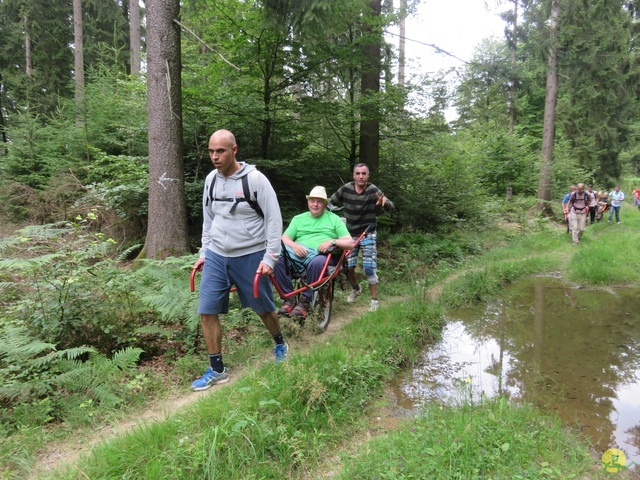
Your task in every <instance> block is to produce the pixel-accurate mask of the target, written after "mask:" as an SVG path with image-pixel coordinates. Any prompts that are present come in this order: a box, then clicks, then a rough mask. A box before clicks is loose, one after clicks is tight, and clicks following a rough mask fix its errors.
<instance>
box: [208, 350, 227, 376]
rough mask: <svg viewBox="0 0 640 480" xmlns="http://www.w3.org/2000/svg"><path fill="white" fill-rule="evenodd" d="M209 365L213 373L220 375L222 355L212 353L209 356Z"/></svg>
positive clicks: (222, 369)
mask: <svg viewBox="0 0 640 480" xmlns="http://www.w3.org/2000/svg"><path fill="white" fill-rule="evenodd" d="M209 364H211V368H212V369H213V371H214V372H218V373H222V372H223V371H224V364H223V363H222V354H221V353H214V354H213V355H211V354H209Z"/></svg>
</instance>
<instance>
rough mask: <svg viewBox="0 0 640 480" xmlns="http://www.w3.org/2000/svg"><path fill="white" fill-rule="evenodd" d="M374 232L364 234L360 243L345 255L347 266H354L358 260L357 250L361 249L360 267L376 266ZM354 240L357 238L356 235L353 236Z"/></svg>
mask: <svg viewBox="0 0 640 480" xmlns="http://www.w3.org/2000/svg"><path fill="white" fill-rule="evenodd" d="M376 237H377V235H376V232H371V233H369V234H368V235H367V236H365V237H364V238H363V239H362V241H361V242H360V244H359V245H358V246H357V247H356V248H354V249H353V250H351V253H349V256H348V257H347V267H349V268H353V267H355V266H356V263H357V262H358V252H359V251H360V250H362V267H363V268H374V269H375V268H376V266H377V264H376V258H377V251H376ZM353 239H354V240H357V239H358V237H353Z"/></svg>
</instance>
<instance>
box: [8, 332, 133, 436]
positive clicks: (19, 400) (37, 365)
mask: <svg viewBox="0 0 640 480" xmlns="http://www.w3.org/2000/svg"><path fill="white" fill-rule="evenodd" d="M140 353H142V350H141V349H139V348H131V347H128V348H125V349H123V350H120V351H118V352H116V353H115V354H114V355H113V357H112V358H111V359H109V358H107V357H106V356H104V355H102V354H100V353H98V352H97V351H96V350H95V349H93V348H91V347H84V346H83V347H75V348H69V349H64V350H57V349H56V348H55V345H54V344H51V343H46V342H42V341H39V340H37V339H34V338H33V337H32V335H31V334H30V333H29V332H28V330H27V329H25V328H23V327H11V326H9V327H6V328H4V329H3V331H2V332H0V378H1V379H2V383H1V384H0V402H1V403H3V404H4V406H6V407H10V408H11V409H13V411H15V412H16V413H17V415H15V416H11V415H10V412H11V411H10V410H7V409H3V410H2V411H3V414H2V415H0V423H3V424H7V425H15V426H17V427H20V426H26V425H32V426H33V425H38V424H40V423H45V422H48V421H51V420H61V419H62V417H63V416H64V403H65V401H67V399H68V398H70V397H73V396H80V397H82V398H84V399H91V400H92V401H94V402H96V404H100V405H103V406H105V407H114V406H116V405H117V404H119V403H120V402H122V397H123V394H125V393H126V390H125V389H124V388H123V386H122V383H121V382H122V380H123V379H124V378H125V377H126V375H127V374H130V373H131V372H133V369H134V367H135V366H136V363H137V361H138V359H139V357H140ZM22 412H24V413H25V414H22ZM27 412H29V415H30V416H31V417H32V418H29V415H26V413H27Z"/></svg>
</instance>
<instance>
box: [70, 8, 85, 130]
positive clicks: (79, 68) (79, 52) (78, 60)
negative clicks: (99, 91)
mask: <svg viewBox="0 0 640 480" xmlns="http://www.w3.org/2000/svg"><path fill="white" fill-rule="evenodd" d="M82 25H83V21H82V0H73V43H74V47H75V48H74V50H73V58H74V71H75V104H76V123H84V34H83V32H82Z"/></svg>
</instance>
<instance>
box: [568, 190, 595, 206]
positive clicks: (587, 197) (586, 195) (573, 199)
mask: <svg viewBox="0 0 640 480" xmlns="http://www.w3.org/2000/svg"><path fill="white" fill-rule="evenodd" d="M582 194H583V195H584V207H583V208H579V207H574V208H575V209H576V210H589V203H591V194H590V193H589V192H587V191H586V190H583V192H582ZM577 196H578V192H577V191H575V192H573V193H572V194H571V196H570V197H569V210H571V207H573V204H574V203H576V197H577Z"/></svg>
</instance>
